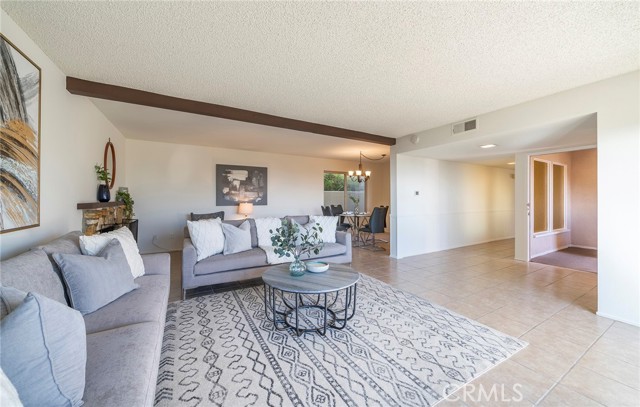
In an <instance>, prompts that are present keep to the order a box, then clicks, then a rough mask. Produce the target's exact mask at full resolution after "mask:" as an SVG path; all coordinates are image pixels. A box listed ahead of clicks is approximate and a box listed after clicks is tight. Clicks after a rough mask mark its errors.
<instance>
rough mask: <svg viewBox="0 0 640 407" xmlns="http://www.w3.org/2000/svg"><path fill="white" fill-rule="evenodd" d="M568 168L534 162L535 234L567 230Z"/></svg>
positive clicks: (542, 161) (545, 162)
mask: <svg viewBox="0 0 640 407" xmlns="http://www.w3.org/2000/svg"><path fill="white" fill-rule="evenodd" d="M566 169H567V166H566V165H564V164H558V163H552V162H550V161H544V160H539V159H534V160H533V233H544V232H551V231H554V230H562V229H565V228H566V216H565V215H566V208H567V202H566V193H565V192H566V182H567V178H566V174H567V171H566Z"/></svg>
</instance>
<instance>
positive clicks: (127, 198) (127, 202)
mask: <svg viewBox="0 0 640 407" xmlns="http://www.w3.org/2000/svg"><path fill="white" fill-rule="evenodd" d="M116 201H118V202H122V203H123V204H124V217H125V218H127V219H131V218H132V217H133V204H134V203H135V202H134V200H133V198H132V197H131V194H129V191H122V190H120V191H118V192H116Z"/></svg>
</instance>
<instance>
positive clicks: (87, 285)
mask: <svg viewBox="0 0 640 407" xmlns="http://www.w3.org/2000/svg"><path fill="white" fill-rule="evenodd" d="M53 259H54V260H55V261H56V263H57V264H58V266H59V267H60V269H61V270H62V276H63V277H64V281H65V284H66V286H67V292H68V294H69V300H70V301H71V306H72V307H73V308H75V309H77V310H78V311H80V312H81V313H82V315H85V314H89V313H91V312H93V311H96V310H97V309H99V308H102V307H104V306H105V305H107V304H109V303H110V302H112V301H114V300H116V299H118V298H120V297H121V296H122V295H124V294H126V293H128V292H129V291H131V290H135V289H136V288H138V285H137V284H136V283H135V282H134V281H133V276H132V275H131V270H130V268H129V263H127V258H126V256H125V254H124V251H123V250H122V246H121V245H120V242H119V241H118V240H117V239H113V240H112V241H111V242H109V244H107V245H106V246H105V247H104V249H102V251H101V252H100V253H99V254H98V255H97V256H84V255H81V254H64V253H54V254H53Z"/></svg>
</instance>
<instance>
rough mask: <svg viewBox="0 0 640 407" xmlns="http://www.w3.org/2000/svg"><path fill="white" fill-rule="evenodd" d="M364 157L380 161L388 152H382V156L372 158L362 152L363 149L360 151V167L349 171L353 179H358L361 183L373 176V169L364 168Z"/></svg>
mask: <svg viewBox="0 0 640 407" xmlns="http://www.w3.org/2000/svg"><path fill="white" fill-rule="evenodd" d="M362 157H364V158H366V159H367V160H371V161H378V160H382V159H383V158H384V157H386V154H382V157H380V158H371V157H367V156H366V155H364V154H362V151H360V163H359V164H358V169H357V170H355V171H349V177H350V178H351V180H352V181H358V182H360V183H361V182H367V181H369V178H371V171H370V170H363V169H362Z"/></svg>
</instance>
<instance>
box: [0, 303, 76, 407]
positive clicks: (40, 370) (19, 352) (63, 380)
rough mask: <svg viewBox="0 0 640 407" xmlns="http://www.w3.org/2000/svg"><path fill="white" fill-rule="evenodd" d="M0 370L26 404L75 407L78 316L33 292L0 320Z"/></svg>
mask: <svg viewBox="0 0 640 407" xmlns="http://www.w3.org/2000/svg"><path fill="white" fill-rule="evenodd" d="M0 351H1V353H2V359H0V364H1V365H2V370H3V371H4V373H5V374H6V375H7V377H8V378H9V380H10V381H11V383H12V384H13V385H14V387H15V388H16V390H17V391H18V395H19V396H20V400H21V401H22V403H24V405H26V406H73V407H75V406H81V405H82V404H83V402H82V396H83V394H84V385H85V369H86V364H87V335H86V332H85V326H84V319H83V318H82V316H81V315H80V313H79V312H78V311H76V310H73V309H71V308H69V307H68V306H66V305H63V304H60V303H59V302H57V301H54V300H51V299H49V298H47V297H45V296H42V295H40V294H37V293H29V294H27V296H26V298H25V300H24V302H23V303H22V304H21V305H20V306H19V307H18V308H17V309H16V310H15V311H13V312H12V313H10V314H9V315H7V316H6V317H5V318H4V319H3V320H2V321H1V322H0Z"/></svg>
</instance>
